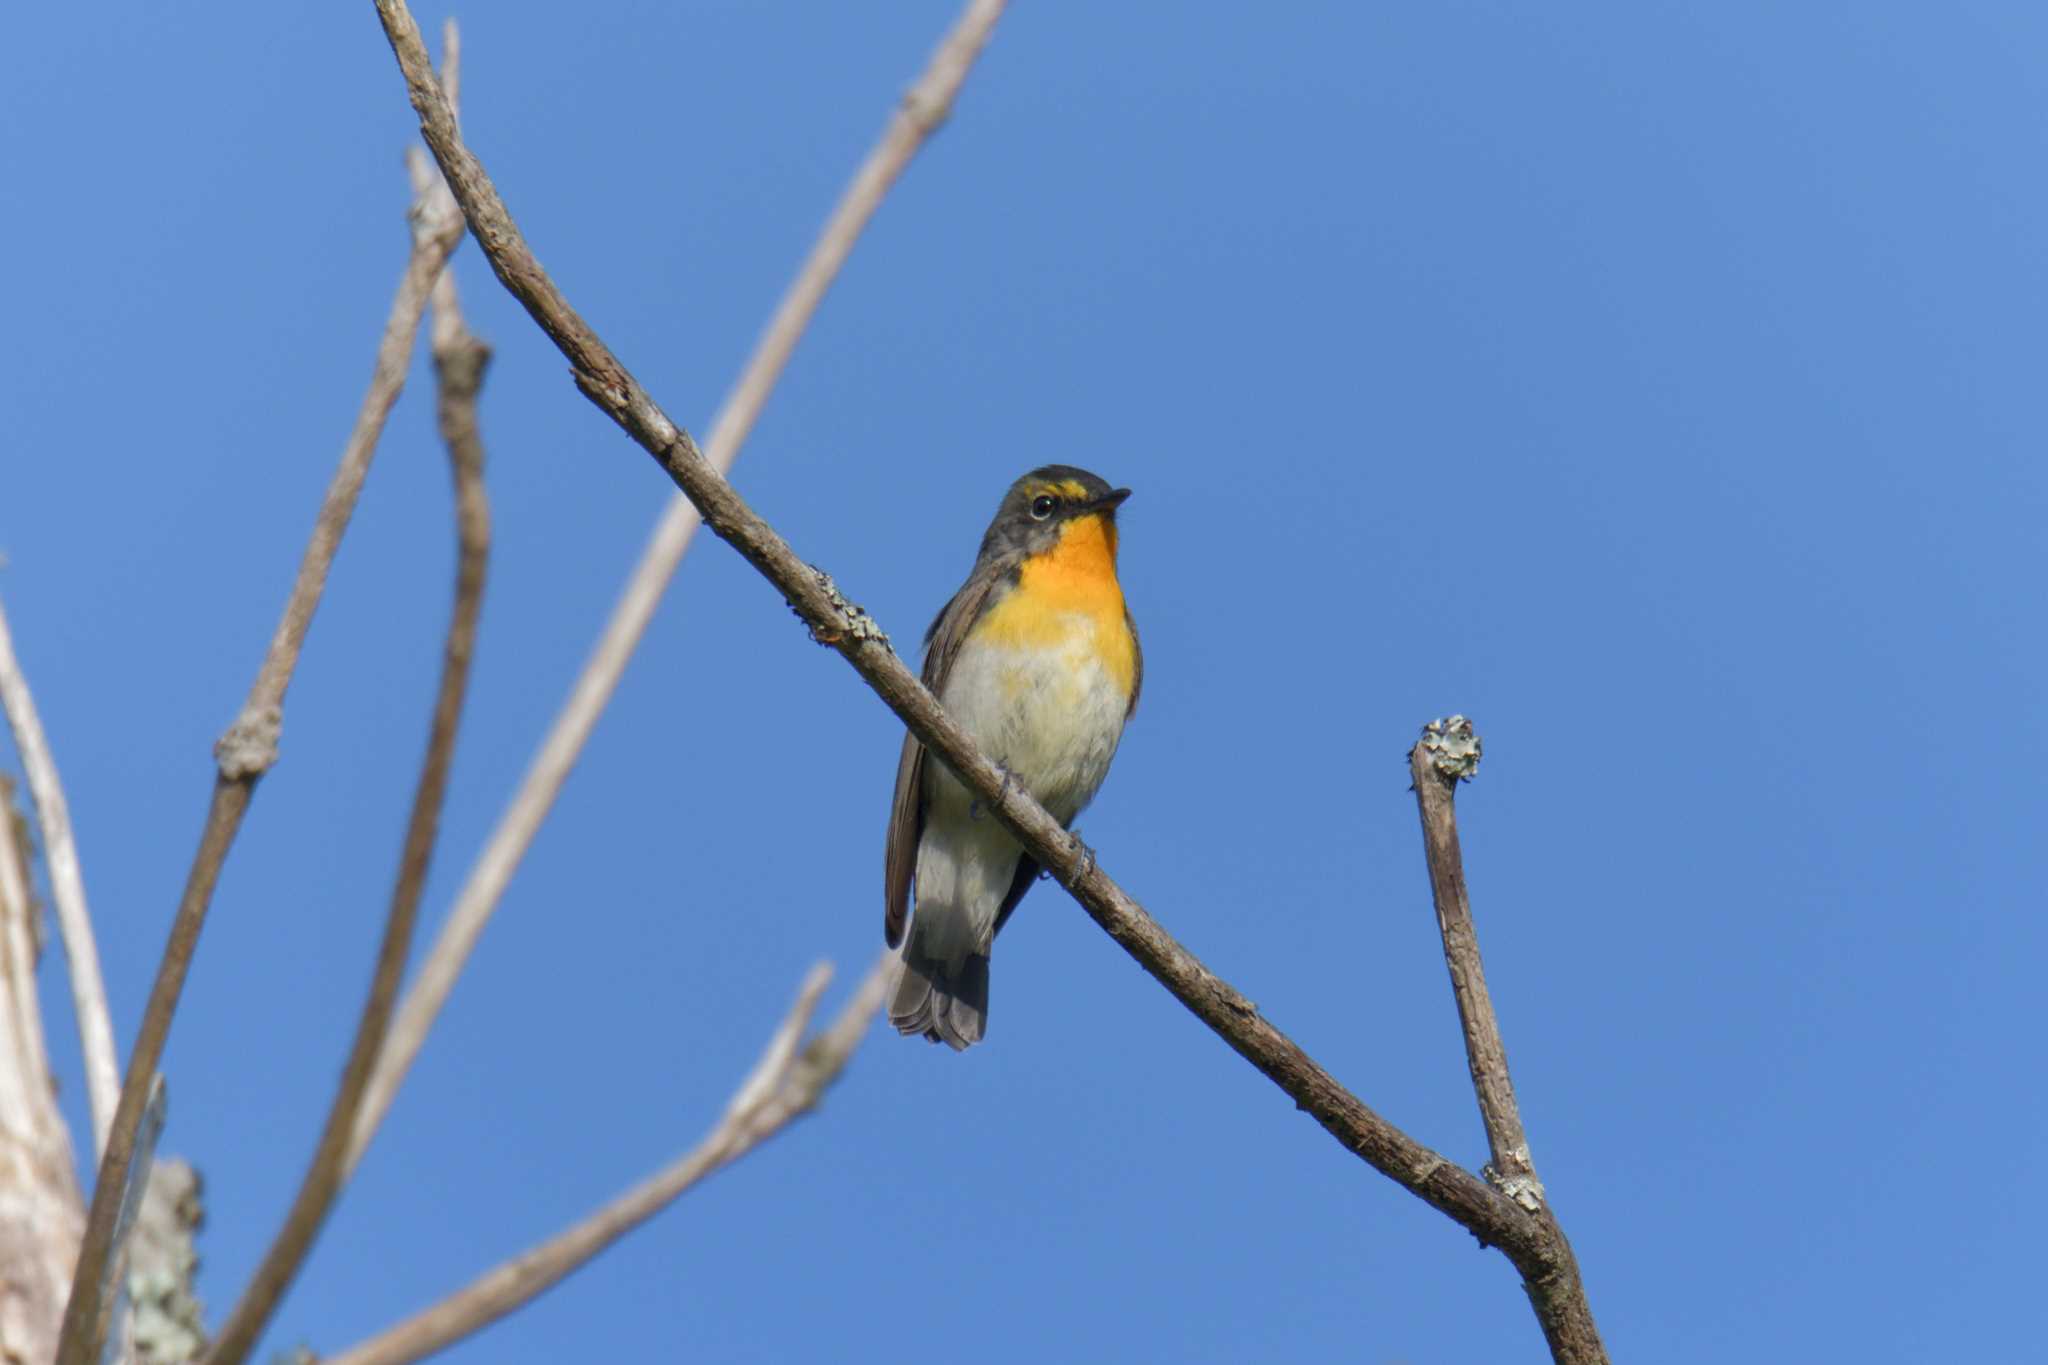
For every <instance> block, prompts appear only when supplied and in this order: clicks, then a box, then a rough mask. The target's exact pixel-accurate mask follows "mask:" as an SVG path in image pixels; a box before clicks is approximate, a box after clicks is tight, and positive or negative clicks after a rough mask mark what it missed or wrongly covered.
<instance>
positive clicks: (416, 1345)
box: [324, 953, 894, 1365]
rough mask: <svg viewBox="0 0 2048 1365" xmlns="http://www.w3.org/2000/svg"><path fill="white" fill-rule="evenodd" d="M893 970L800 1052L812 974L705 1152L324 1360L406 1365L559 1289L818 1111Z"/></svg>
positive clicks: (814, 994) (817, 976)
mask: <svg viewBox="0 0 2048 1365" xmlns="http://www.w3.org/2000/svg"><path fill="white" fill-rule="evenodd" d="M893 966H894V955H893V954H888V953H885V954H883V956H882V958H881V960H879V961H878V962H876V964H875V966H874V968H873V969H872V970H871V971H869V972H868V975H867V978H866V980H864V981H862V982H861V984H860V987H859V989H858V990H856V991H855V992H854V994H853V998H852V999H851V1000H849V1001H848V1002H847V1003H846V1006H845V1008H844V1009H842V1010H841V1011H840V1013H839V1017H838V1019H837V1020H835V1021H834V1022H833V1024H832V1026H831V1027H830V1028H828V1029H826V1030H825V1031H824V1032H822V1033H817V1034H813V1035H811V1037H810V1039H809V1040H808V1041H807V1042H805V1043H804V1044H803V1046H802V1047H801V1049H799V1047H798V1045H797V1044H798V1041H799V1040H800V1039H802V1038H803V1036H804V1031H805V1030H806V1029H807V1028H808V1027H809V1026H810V1018H811V1012H812V1011H813V1010H814V1009H815V1008H816V1007H817V1002H818V997H819V995H820V994H821V993H823V991H824V989H825V983H826V982H827V981H828V980H829V979H830V977H831V970H830V968H828V967H826V966H825V965H824V964H822V963H821V964H819V965H818V966H816V967H813V968H812V969H811V973H810V975H809V976H808V977H807V978H806V979H805V981H804V984H803V987H802V989H801V990H800V991H799V992H798V993H797V1000H796V1004H795V1005H793V1006H792V1007H791V1008H790V1012H789V1015H788V1017H787V1018H785V1019H784V1020H783V1021H782V1025H781V1027H780V1028H778V1029H777V1030H776V1032H775V1036H774V1037H773V1038H772V1039H770V1041H769V1044H768V1047H767V1048H766V1050H765V1051H764V1052H763V1053H762V1056H761V1060H760V1062H758V1063H757V1064H756V1065H755V1067H754V1070H753V1072H752V1074H751V1075H749V1076H748V1078H747V1079H746V1080H745V1081H744V1082H742V1083H741V1085H740V1087H739V1089H738V1090H737V1091H736V1092H735V1093H734V1096H733V1100H732V1103H731V1104H730V1105H728V1106H727V1108H726V1112H725V1115H724V1117H723V1118H722V1119H720V1121H719V1124H718V1126H717V1127H716V1128H715V1129H713V1130H712V1131H711V1133H710V1134H709V1135H708V1136H706V1137H705V1139H704V1140H703V1141H702V1142H700V1143H698V1144H697V1146H695V1147H694V1148H692V1149H691V1150H690V1151H689V1152H687V1153H685V1154H684V1155H683V1156H682V1157H680V1158H678V1159H677V1160H676V1161H675V1162H674V1163H673V1164H671V1165H670V1166H668V1167H667V1168H665V1169H664V1170H662V1171H660V1172H658V1173H657V1174H655V1175H654V1176H652V1177H650V1178H649V1179H647V1180H645V1181H643V1182H642V1183H641V1184H639V1185H636V1186H634V1187H633V1188H632V1189H630V1190H628V1191H627V1192H626V1193H624V1194H622V1195H620V1196H619V1197H618V1198H617V1199H615V1200H613V1201H612V1202H611V1203H609V1204H607V1205H605V1206H604V1207H603V1208H601V1209H599V1210H598V1211H597V1212H596V1213H593V1214H592V1215H590V1216H589V1217H588V1218H586V1219H584V1220H583V1221H582V1222H580V1223H578V1224H576V1225H575V1226H574V1227H571V1228H569V1229H567V1230H566V1231H564V1232H562V1233H559V1234H557V1235H556V1236H554V1237H552V1238H550V1239H549V1240H548V1241H546V1242H543V1243H542V1244H541V1245H539V1246H537V1247H535V1248H533V1249H532V1250H531V1251H528V1252H526V1253H525V1254H524V1255H521V1256H518V1257H515V1258H514V1259H512V1260H510V1261H507V1262H505V1263H504V1264H503V1265H500V1266H498V1267H497V1268H496V1269H494V1270H491V1271H489V1272H488V1273H486V1274H484V1275H482V1276H480V1277H478V1278H477V1279H476V1280H474V1281H472V1282H471V1283H470V1284H469V1285H468V1286H467V1287H466V1288H464V1289H462V1290H459V1291H458V1292H456V1293H454V1294H452V1295H450V1296H449V1297H448V1298H446V1299H443V1300H442V1301H441V1302H439V1303H437V1304H435V1305H433V1306H432V1307H431V1308H428V1309H425V1310H424V1311H422V1312H420V1313H418V1314H415V1315H414V1316H413V1317H410V1318H408V1319H406V1320H405V1321H404V1322H401V1323H399V1324H398V1325H396V1326H395V1327H391V1328H389V1329H387V1330H385V1331H383V1332H380V1333H378V1334H377V1335H376V1336H374V1337H372V1338H370V1339H369V1340H368V1341H365V1342H361V1343H359V1344H357V1345H355V1346H352V1347H350V1348H349V1349H347V1350H345V1351H342V1352H340V1353H338V1354H336V1355H331V1356H327V1357H325V1358H324V1359H325V1362H326V1365H404V1362H407V1361H414V1360H419V1359H421V1358H423V1357H425V1356H428V1355H432V1354H433V1353H434V1352H436V1351H439V1350H441V1349H443V1348H444V1347H446V1346H448V1345H450V1344H451V1343H453V1342H455V1341H458V1340H460V1339H461V1338H463V1337H466V1336H468V1335H470V1334H471V1333H473V1332H477V1331H480V1330H481V1329H483V1328H484V1327H487V1326H489V1325H490V1324H491V1323H493V1322H496V1321H497V1320H498V1319H500V1318H502V1317H504V1316H505V1315H506V1314H508V1313H511V1312H513V1311H514V1310H515V1309H518V1308H520V1307H522V1306H523V1305H525V1304H527V1303H529V1302H531V1301H532V1300H533V1299H535V1298H537V1297H539V1296H540V1295H541V1294H543V1293H545V1292H546V1291H547V1290H549V1289H550V1288H552V1287H554V1286H555V1285H556V1284H559V1283H560V1282H561V1281H562V1280H563V1279H565V1278H566V1277H567V1276H569V1275H570V1274H571V1273H573V1272H574V1271H576V1270H577V1269H578V1268H580V1267H581V1266H583V1265H584V1264H586V1263H587V1262H588V1261H589V1260H590V1259H591V1258H592V1257H594V1256H596V1255H597V1254H598V1253H599V1252H600V1251H603V1250H604V1249H605V1248H606V1247H608V1246H610V1245H611V1244H612V1243H613V1242H616V1241H617V1240H618V1239H619V1238H621V1237H623V1236H625V1235H626V1234H627V1233H628V1232H631V1231H632V1230H633V1229H634V1228H636V1227H638V1226H640V1224H642V1223H644V1222H646V1221H647V1220H648V1219H649V1218H651V1217H653V1216H654V1215H655V1214H656V1213H659V1212H660V1211H661V1210H662V1209H663V1208H665V1207H667V1206H668V1205H669V1204H670V1203H672V1202H673V1201H674V1200H675V1199H676V1198H677V1197H678V1196H680V1195H681V1194H682V1193H683V1192H684V1191H685V1190H688V1189H689V1188H690V1187H691V1186H693V1185H695V1184H696V1183H697V1182H698V1181H700V1180H702V1179H704V1178H705V1177H706V1176H708V1175H710V1174H712V1173H713V1172H714V1171H717V1170H720V1169H722V1168H723V1167H726V1166H729V1165H731V1164H732V1163H733V1162H735V1161H737V1160H739V1159H740V1158H741V1157H743V1156H745V1155H746V1154H747V1153H748V1152H750V1151H752V1150H753V1149H754V1148H756V1147H758V1146H760V1145H761V1144H762V1143H763V1142H765V1141H767V1140H768V1139H769V1138H771V1137H773V1136H775V1134H777V1133H779V1132H781V1131H782V1129H783V1128H785V1127H787V1126H788V1125H789V1123H790V1122H791V1120H793V1119H796V1118H798V1117H800V1116H802V1115H803V1114H806V1113H808V1112H809V1111H810V1110H811V1109H812V1108H814V1107H815V1106H816V1105H817V1103H818V1099H819V1097H820V1096H822V1095H823V1094H824V1092H825V1091H826V1089H827V1088H828V1087H830V1086H831V1084H832V1082H833V1081H835V1080H836V1079H838V1077H839V1074H840V1072H841V1071H843V1070H845V1068H846V1063H847V1060H848V1058H850V1057H851V1056H852V1054H853V1050H854V1048H856V1047H857V1046H859V1044H860V1040H861V1038H862V1036H863V1035H864V1034H865V1033H866V1031H867V1026H868V1021H869V1020H871V1019H872V1018H873V1017H874V1014H875V1010H876V1009H877V1008H879V1007H880V1005H881V1003H882V995H883V993H884V991H885V990H886V988H887V986H888V983H889V980H890V976H891V972H892V968H893Z"/></svg>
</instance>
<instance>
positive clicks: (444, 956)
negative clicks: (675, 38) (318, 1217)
mask: <svg viewBox="0 0 2048 1365" xmlns="http://www.w3.org/2000/svg"><path fill="white" fill-rule="evenodd" d="M1002 10H1003V5H1002V3H1000V0H978V2H977V3H974V4H971V5H969V6H968V7H967V9H966V11H965V12H964V13H963V14H962V16H961V18H960V20H959V21H958V22H957V23H956V24H955V25H954V26H953V29H952V31H951V32H950V33H948V34H947V36H946V38H945V40H944V41H943V42H942V43H940V45H939V48H938V50H937V51H936V52H935V53H934V54H933V55H932V59H931V62H930V63H929V64H928V65H927V66H926V68H925V70H924V73H923V74H922V75H921V76H919V77H918V79H917V82H916V83H915V84H914V85H913V86H912V87H911V88H910V91H909V93H908V94H906V95H905V96H904V98H903V101H902V104H901V106H900V107H899V109H898V110H897V112H896V113H895V114H894V116H892V117H891V118H890V120H889V123H888V126H887V127H886V128H884V129H883V132H882V136H881V138H880V139H879V140H878V141H877V142H876V144H875V146H874V147H873V149H872V150H870V151H869V153H868V155H867V158H866V159H865V160H864V161H863V162H862V163H861V167H860V169H859V171H858V172H856V173H855V175H854V177H853V181H852V183H851V184H849V185H848V186H847V188H846V191H845V193H844V194H843V195H842V196H841V198H840V200H839V204H838V206H837V207H836V208H834V209H833V211H832V215H831V217H830V218H829V219H828V220H827V221H826V223H825V226H824V229H823V230H822V231H821V232H820V233H819V235H818V240H817V242H816V243H815V244H813V246H812V247H811V251H810V255H809V256H808V257H806V258H805V261H804V263H803V266H802V268H801V269H800V270H799V271H798V272H797V276H796V279H795V280H794V281H793V282H792V283H791V285H790V287H789V290H788V292H787V293H785V294H784V295H783V297H782V302H781V303H780V304H779V305H778V306H777V307H776V310H775V315H774V317H773V318H772V319H771V320H770V321H769V323H768V327H767V330H765V331H764V332H763V333H762V334H761V338H760V340H759V341H758V342H757V343H756V344H755V347H754V353H753V355H752V356H751V357H749V359H748V361H747V364H746V368H745V369H744V370H742V371H741V373H740V377H739V381H738V382H737V383H736V384H734V385H733V388H732V391H731V392H730V393H729V394H727V395H726V399H725V402H724V403H723V404H722V405H721V407H720V409H719V412H718V416H717V418H716V419H715V420H714V421H713V423H712V427H711V441H710V445H709V447H708V450H707V458H708V459H709V461H710V463H711V464H712V466H713V467H714V468H716V469H717V470H718V471H719V472H720V473H721V474H723V473H725V472H726V471H728V470H730V469H731V468H732V464H733V461H734V460H735V459H736V458H737V457H738V455H739V451H740V446H741V445H742V444H744V443H745V441H746V439H747V436H748V434H749V433H750V432H752V430H753V428H754V423H755V421H756V419H757V418H758V417H759V416H760V413H761V408H762V405H763V404H765V403H766V402H767V399H768V395H769V393H770V392H771V391H772V390H773V388H774V387H775V382H776V380H777V379H778V378H780V376H781V374H782V371H783V368H784V366H785V365H787V363H788V361H789V357H790V355H791V353H792V352H793V351H794V350H795V349H796V344H797V341H798V339H799V338H801V337H802V335H803V333H804V331H805V329H806V328H808V327H809V325H810V321H811V318H812V316H813V314H815V313H816V312H817V309H818V304H819V302H820V301H821V300H822V299H823V298H824V297H825V293H826V291H827V290H828V289H829V288H830V287H831V284H832V281H833V280H834V279H835V278H836V277H837V276H838V273H839V270H840V267H841V266H842V265H844V264H845V262H846V258H847V255H848V253H850V252H851V251H852V250H853V245H854V242H855V241H856V240H857V239H858V238H859V236H860V234H861V232H862V230H863V229H864V228H865V227H866V226H867V224H868V222H869V220H870V219H872V218H873V217H874V213H875V210H876V208H877V207H879V206H880V204H881V201H882V198H883V196H884V195H885V194H886V193H887V192H888V190H889V187H890V186H891V185H893V184H895V182H896V179H897V177H899V176H900V175H901V174H902V173H903V169H904V167H906V166H907V165H908V164H909V163H910V159H911V158H912V157H913V156H915V155H916V154H917V150H918V148H920V147H921V146H923V145H924V143H925V141H926V140H927V139H928V138H929V137H930V136H931V134H932V133H933V132H934V131H936V130H937V128H938V126H939V125H940V123H941V122H943V120H944V118H945V116H946V114H947V113H948V112H949V111H950V110H951V109H952V106H953V101H954V99H955V98H956V97H957V96H958V94H959V92H960V87H961V85H962V83H963V82H965V80H966V79H967V73H968V71H969V70H970V69H971V68H972V66H973V63H974V59H975V58H976V57H977V56H978V55H979V54H980V52H981V49H982V48H983V47H984V46H985V45H986V44H987V42H988V39H989V36H990V34H991V33H992V32H993V30H994V28H995V22H996V20H997V18H998V17H1000V15H1001V13H1002ZM451 27H452V26H451ZM449 51H450V52H451V53H452V51H453V49H452V48H451V49H449ZM449 65H450V63H449V61H448V60H447V59H446V58H444V59H443V67H444V69H445V68H447V67H449ZM444 84H445V81H444ZM438 183H439V182H438V180H437V184H438ZM443 192H444V193H445V191H443ZM699 523H700V519H699V517H698V515H697V509H696V508H695V507H694V506H692V505H691V504H690V502H689V500H688V499H687V498H682V497H678V498H676V499H674V500H673V501H672V502H671V503H670V505H669V508H668V510H667V511H666V512H665V513H664V514H663V515H662V518H661V521H660V524H659V525H657V526H656V527H655V530H654V534H653V535H652V536H651V537H650V538H649V540H648V542H647V547H646V549H645V550H643V551H642V552H641V556H640V562H639V564H638V565H636V566H635V567H634V569H633V572H632V575H631V577H630V578H628V580H627V582H626V587H625V589H624V591H622V592H621V593H620V595H619V600H618V603H617V604H616V605H615V606H614V607H613V608H612V615H611V619H610V620H608V621H607V622H606V623H605V628H604V633H603V634H602V635H601V636H600V637H599V639H598V642H597V647H596V648H595V649H594V650H592V651H591V655H590V658H589V660H588V661H587V662H586V663H585V664H584V666H583V672H582V674H581V675H580V676H579V677H578V678H577V680H576V685H575V688H574V689H573V690H572V691H571V692H570V694H569V699H568V701H567V702H565V703H564V704H563V706H562V710H561V712H560V713H559V714H558V715H557V716H556V717H555V720H554V724H553V725H552V726H551V727H550V728H549V730H548V735H547V738H546V739H545V740H544V741H543V742H542V744H541V747H540V751H539V752H538V753H537V754H535V755H534V759H533V763H532V765H531V766H530V767H529V768H528V769H527V771H526V775H525V776H524V777H523V778H521V780H520V784H519V790H518V791H517V792H516V793H515V794H514V796H513V798H512V802H511V804H510V805H509V806H508V807H507V808H506V810H505V813H504V815H503V816H502V817H500V818H499V821H498V825H497V828H495V829H494V830H492V831H491V837H490V840H489V842H488V843H486V844H485V845H484V849H483V852H482V853H480V854H479V855H478V856H477V860H476V865H475V866H474V867H472V868H471V869H470V874H469V878H468V880H467V881H466V882H465V883H464V884H463V887H462V890H461V892H460V893H459V894H458V895H457V896H456V898H455V905H454V908H453V909H452V910H451V911H450V913H449V915H448V919H447V922H446V923H445V924H443V925H442V927H441V932H440V935H439V936H438V937H437V938H436V939H435V941H434V946H433V948H432V949H431V950H430V951H429V953H428V955H427V959H426V961H425V963H423V964H422V966H421V967H420V970H419V972H418V974H417V975H416V977H415V978H414V981H413V984H412V986H411V987H410V988H409V989H408V990H407V991H406V994H405V999H404V1000H403V1001H402V1002H401V1003H400V1004H399V1009H398V1018H397V1020H396V1022H395V1023H393V1025H392V1029H391V1037H390V1040H389V1042H387V1044H386V1045H385V1049H384V1055H383V1057H381V1058H380V1059H379V1061H378V1064H377V1074H376V1076H375V1077H374V1078H373V1079H372V1081H371V1083H370V1097H369V1099H368V1101H367V1102H366V1103H365V1104H364V1106H363V1116H362V1120H361V1122H360V1123H359V1124H358V1125H357V1129H356V1135H355V1142H354V1145H353V1146H352V1148H351V1149H350V1152H349V1162H350V1165H351V1166H353V1165H354V1163H355V1162H357V1161H359V1160H361V1158H362V1154H363V1152H364V1150H365V1149H366V1148H367V1147H368V1146H369V1143H370V1139H371V1137H372V1136H373V1135H374V1134H375V1133H376V1131H377V1126H378V1125H379V1124H380V1123H382V1122H383V1120H384V1115H385V1114H386V1112H388V1111H389V1109H390V1107H391V1102H392V1100H393V1099H394V1098H395V1097H396V1095H397V1093H398V1087H399V1086H400V1085H402V1084H403V1083H404V1081H405V1075H406V1072H407V1071H408V1070H410V1069H411V1067H412V1063H413V1061H414V1059H415V1058H416V1057H417V1056H418V1055H419V1050H420V1048H421V1047H422V1046H423V1045H424V1044H425V1042H426V1037H427V1033H428V1031H429V1030H431V1029H432V1028H433V1025H434V1020H435V1018H436V1017H437V1016H438V1015H439V1014H440V1012H441V1008H442V1006H444V1005H445V1004H446V1003H447V1001H448V995H449V992H451V991H452V990H453V989H454V987H455V981H456V979H457V978H458V977H459V976H460V975H461V973H462V968H463V965H464V964H465V963H466V962H467V961H468V960H469V955H470V953H471V952H472V951H473V950H474V949H475V947H476V943H477V940H478V939H479V938H480V937H481V936H482V935H483V931H484V926H485V925H486V924H488V923H489V922H490V918H491V916H492V915H493V914H494V913H495V912H496V911H497V908H498V904H499V902H500V901H501V900H503V899H504V895H505V888H506V887H507V886H508V885H509V884H510V883H511V880H512V875H513V873H514V872H516V871H517V870H518V868H519V864H520V863H521V862H522V861H523V860H524V859H525V857H526V853H527V850H528V849H529V848H531V847H532V845H533V840H534V837H535V835H536V834H538V833H539V830H540V826H541V823H542V822H543V821H544V820H546V818H547V816H548V812H549V811H551V810H552V809H553V808H554V803H555V798H556V797H557V796H559V795H560V794H561V790H562V784H563V783H564V782H566V781H567V780H568V777H569V771H570V769H572V768H573V767H574V766H575V765H576V760H577V758H578V756H579V755H581V754H582V752H583V746H584V745H585V744H586V743H587V742H588V741H589V739H590V735H591V732H592V731H593V730H594V729H595V728H596V726H597V720H598V717H599V716H601V715H603V714H604V709H605V707H606V706H607V705H608V704H609V703H610V701H611V698H612V693H613V691H614V690H616V688H617V687H618V682H619V679H620V677H621V676H623V675H624V673H625V670H626V665H627V663H628V662H629V661H630V660H631V659H632V657H633V651H634V650H635V649H637V648H638V647H639V645H640V639H641V636H642V635H643V634H645V633H646V630H647V623H648V622H649V621H650V620H651V619H653V616H654V609H655V607H656V606H657V605H658V604H659V603H660V601H661V596H662V593H663V592H664V591H665V590H666V589H667V587H668V584H669V580H670V579H671V578H672V577H673V576H674V575H675V571H676V566H677V565H678V564H680V563H681V562H682V559H683V555H684V554H685V553H687V552H688V550H689V548H690V543H691V540H692V539H693V538H694V537H695V535H696V532H697V527H698V525H699Z"/></svg>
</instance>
